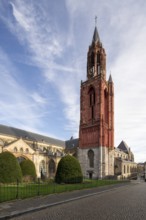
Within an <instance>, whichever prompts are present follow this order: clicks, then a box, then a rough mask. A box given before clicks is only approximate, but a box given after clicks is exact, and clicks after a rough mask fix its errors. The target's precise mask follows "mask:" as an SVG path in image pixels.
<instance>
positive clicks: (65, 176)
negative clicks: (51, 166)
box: [55, 155, 83, 183]
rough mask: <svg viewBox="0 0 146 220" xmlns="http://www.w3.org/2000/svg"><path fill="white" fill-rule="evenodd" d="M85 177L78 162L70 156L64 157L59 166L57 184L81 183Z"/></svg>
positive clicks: (56, 177)
mask: <svg viewBox="0 0 146 220" xmlns="http://www.w3.org/2000/svg"><path fill="white" fill-rule="evenodd" d="M82 181H83V175H82V171H81V167H80V164H79V162H78V160H77V159H76V158H75V157H73V156H70V155H67V156H65V157H63V158H62V159H61V160H60V161H59V164H58V167H57V172H56V176H55V182H56V183H81V182H82Z"/></svg>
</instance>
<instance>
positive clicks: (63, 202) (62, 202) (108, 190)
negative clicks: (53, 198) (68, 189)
mask: <svg viewBox="0 0 146 220" xmlns="http://www.w3.org/2000/svg"><path fill="white" fill-rule="evenodd" d="M116 186H117V185H116ZM125 186H126V187H129V186H130V184H126V185H122V186H118V187H115V188H111V189H103V190H102V191H100V192H95V193H89V194H86V195H82V196H77V197H74V198H71V199H66V200H62V201H59V202H54V203H51V204H44V205H40V206H37V207H31V208H27V209H25V210H22V211H13V212H11V213H10V214H7V215H3V216H0V220H1V219H3V220H5V219H11V218H14V217H17V216H20V215H24V214H27V213H31V212H35V211H40V210H43V209H46V208H49V207H53V206H57V205H61V204H65V203H68V202H72V201H76V200H79V199H83V198H87V197H91V196H95V195H100V194H102V193H105V192H110V191H113V190H116V189H118V188H123V187H125Z"/></svg>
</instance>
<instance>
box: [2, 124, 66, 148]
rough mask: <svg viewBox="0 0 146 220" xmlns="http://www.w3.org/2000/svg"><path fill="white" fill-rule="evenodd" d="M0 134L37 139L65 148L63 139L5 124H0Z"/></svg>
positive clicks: (31, 139)
mask: <svg viewBox="0 0 146 220" xmlns="http://www.w3.org/2000/svg"><path fill="white" fill-rule="evenodd" d="M0 134H2V135H8V136H13V137H16V138H23V139H27V140H30V141H37V142H42V143H46V144H52V145H57V146H61V147H64V148H65V141H62V140H58V139H55V138H51V137H47V136H44V135H41V134H36V133H32V132H29V131H25V130H21V129H18V128H13V127H9V126H5V125H0Z"/></svg>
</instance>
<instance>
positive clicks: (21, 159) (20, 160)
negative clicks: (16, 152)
mask: <svg viewBox="0 0 146 220" xmlns="http://www.w3.org/2000/svg"><path fill="white" fill-rule="evenodd" d="M23 160H26V158H24V157H17V161H18V163H21V162H22V161H23Z"/></svg>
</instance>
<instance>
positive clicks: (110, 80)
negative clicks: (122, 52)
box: [108, 74, 113, 83]
mask: <svg viewBox="0 0 146 220" xmlns="http://www.w3.org/2000/svg"><path fill="white" fill-rule="evenodd" d="M108 82H109V83H112V82H113V80H112V76H111V74H110V76H109V80H108Z"/></svg>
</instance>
